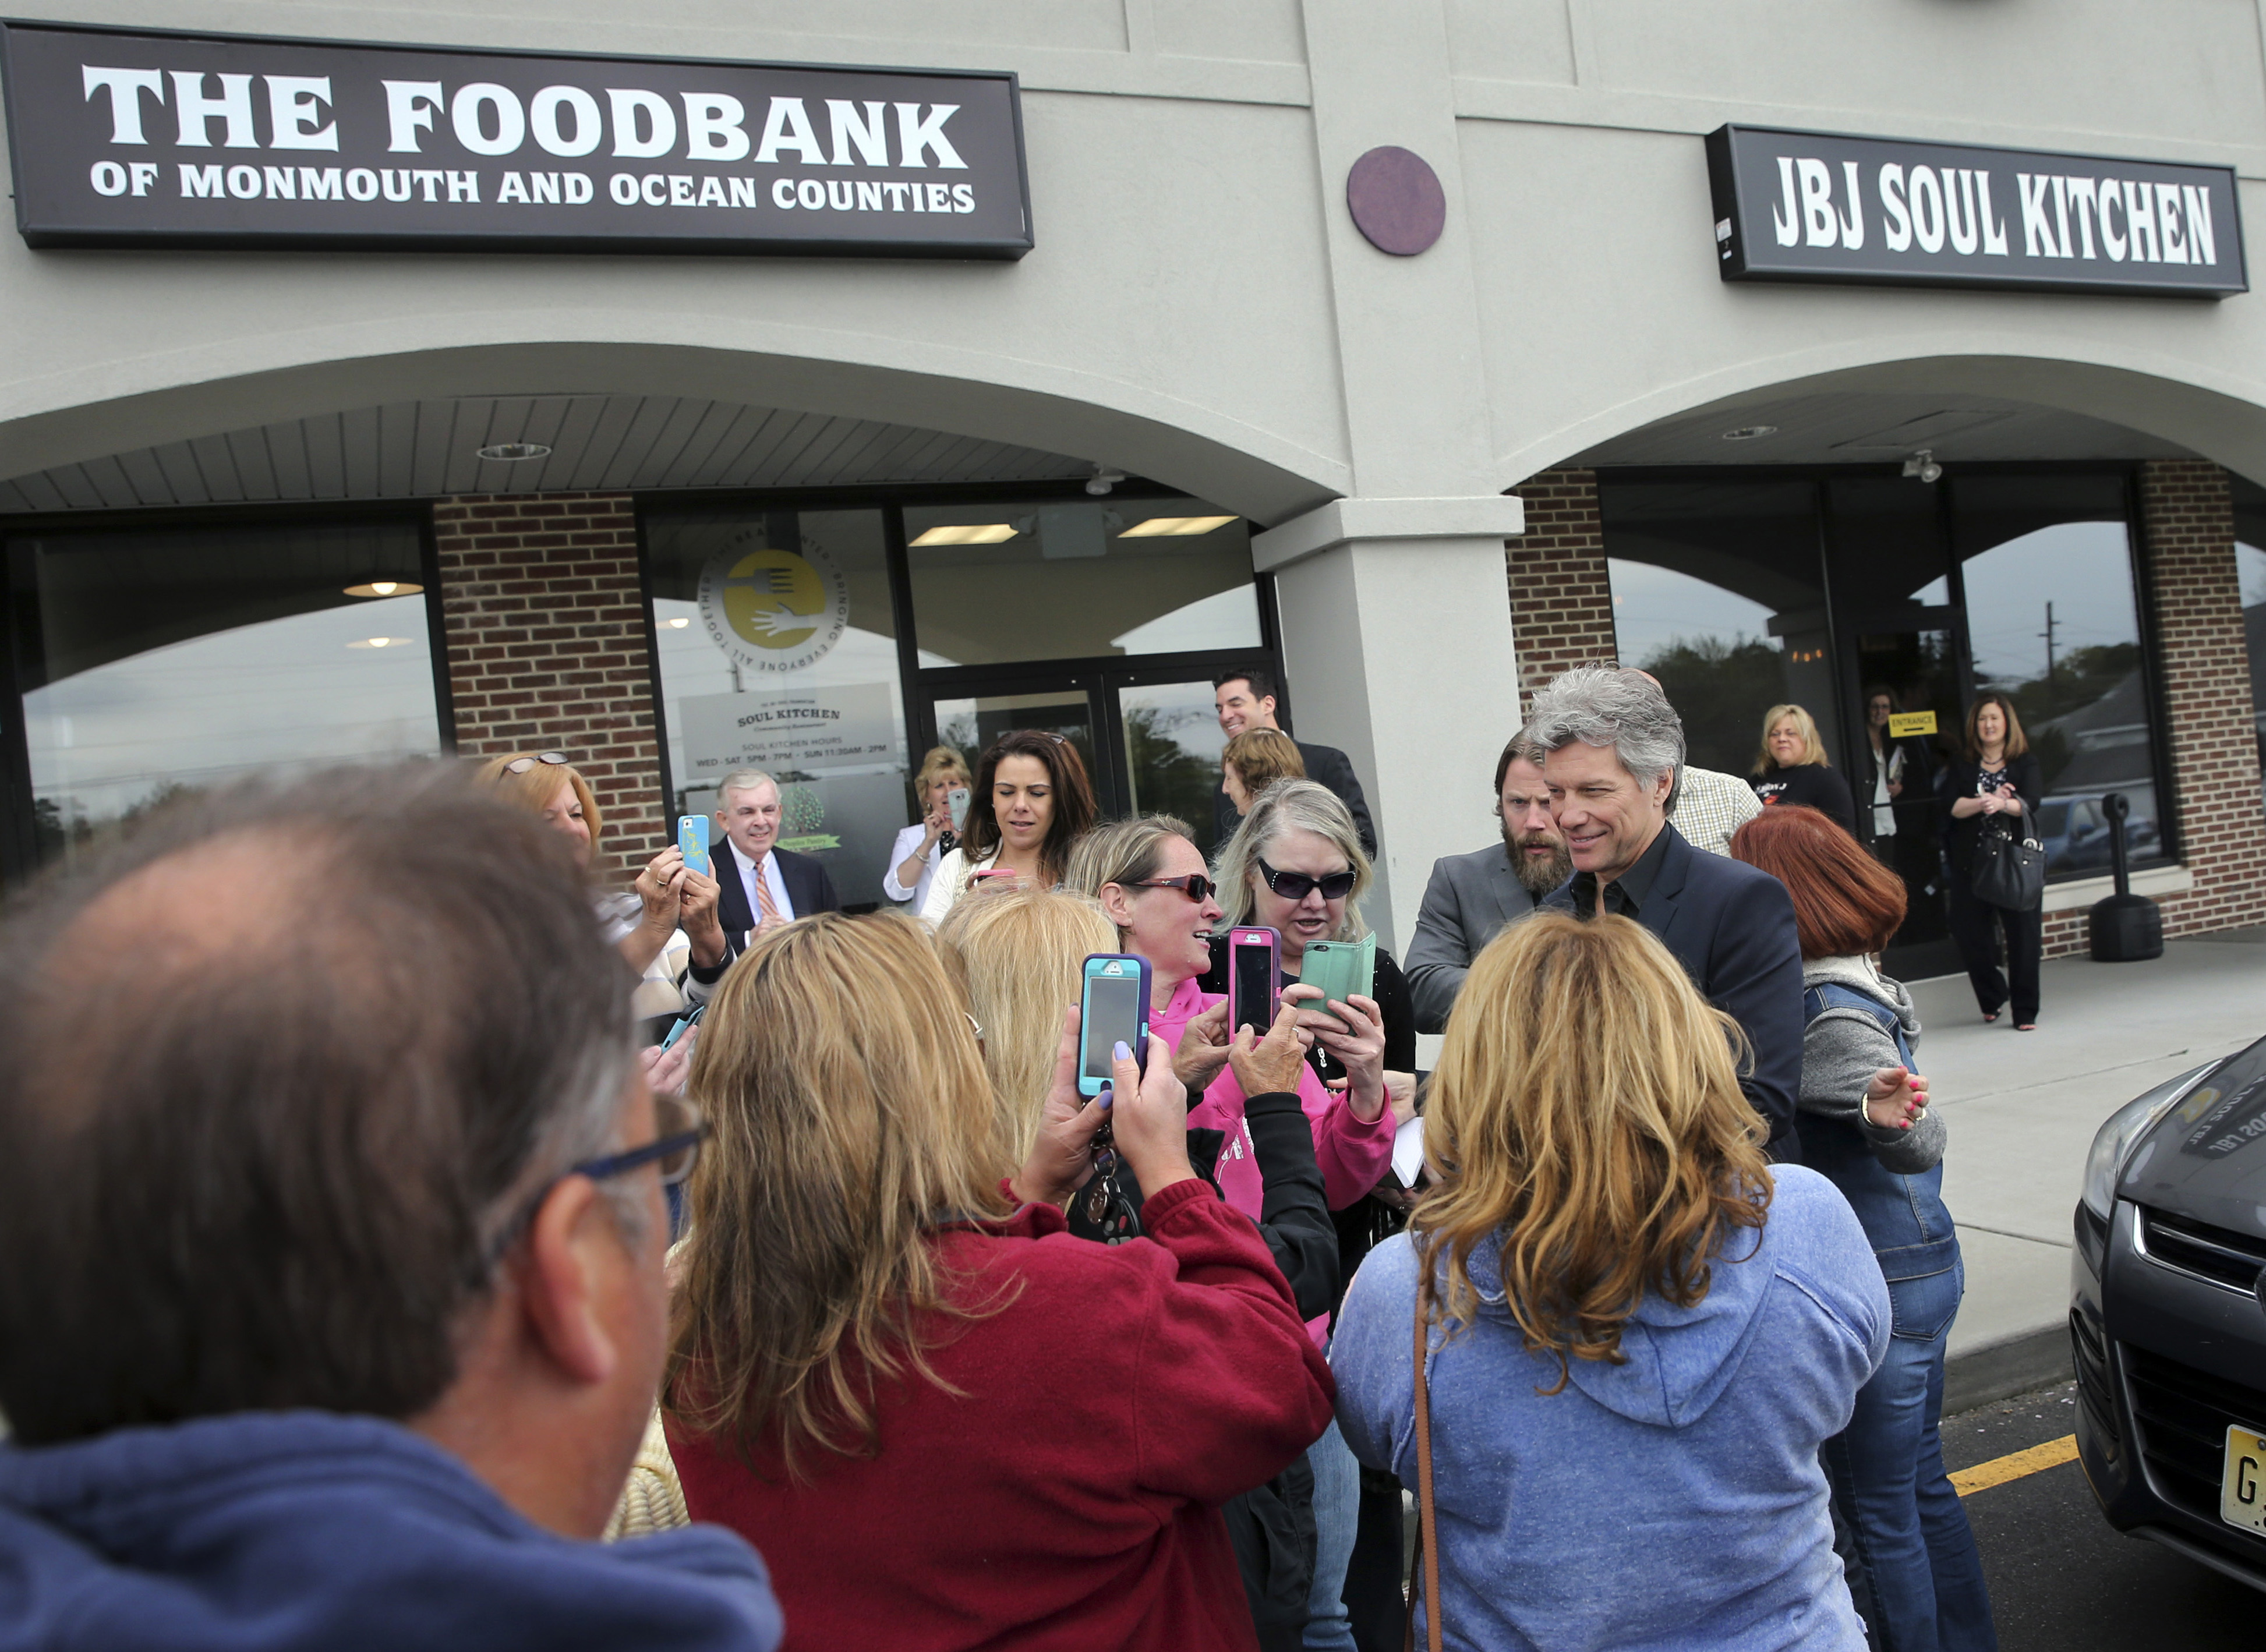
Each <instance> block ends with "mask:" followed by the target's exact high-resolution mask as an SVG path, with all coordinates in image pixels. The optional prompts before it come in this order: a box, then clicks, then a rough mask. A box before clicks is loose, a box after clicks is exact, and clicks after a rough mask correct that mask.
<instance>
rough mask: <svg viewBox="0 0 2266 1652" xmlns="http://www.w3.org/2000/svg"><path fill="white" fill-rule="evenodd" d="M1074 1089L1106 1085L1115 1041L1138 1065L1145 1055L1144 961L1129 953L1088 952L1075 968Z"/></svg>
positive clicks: (1088, 1091) (1087, 1092)
mask: <svg viewBox="0 0 2266 1652" xmlns="http://www.w3.org/2000/svg"><path fill="white" fill-rule="evenodd" d="M1079 973H1080V976H1081V978H1082V981H1083V986H1082V988H1081V990H1080V991H1079V994H1078V1093H1079V1094H1080V1095H1084V1096H1095V1095H1100V1093H1102V1091H1104V1090H1105V1089H1107V1088H1108V1086H1109V1083H1110V1078H1111V1075H1112V1072H1113V1071H1114V1070H1115V1064H1116V1060H1117V1046H1118V1045H1120V1044H1123V1045H1124V1046H1125V1047H1126V1048H1127V1049H1130V1050H1131V1051H1132V1052H1133V1059H1134V1061H1135V1063H1136V1064H1138V1065H1139V1066H1140V1067H1141V1068H1142V1070H1143V1071H1146V1070H1147V1064H1148V1058H1149V961H1148V960H1147V959H1146V958H1137V957H1135V956H1134V955H1133V954H1129V953H1094V954H1091V955H1090V956H1089V957H1088V958H1087V959H1086V961H1085V965H1084V967H1083V968H1082V969H1081V970H1080V972H1079Z"/></svg>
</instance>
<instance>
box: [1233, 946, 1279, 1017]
mask: <svg viewBox="0 0 2266 1652" xmlns="http://www.w3.org/2000/svg"><path fill="white" fill-rule="evenodd" d="M1282 972H1283V933H1282V932H1281V931H1280V930H1275V929H1269V928H1268V927H1267V926H1266V925H1261V924H1252V925H1237V926H1236V927H1235V928H1233V929H1231V930H1229V931H1228V932H1227V1004H1228V1011H1227V1013H1228V1022H1227V1035H1228V1037H1229V1038H1230V1039H1232V1038H1233V1037H1234V1036H1235V1034H1236V1033H1237V1031H1238V1030H1239V1029H1240V1028H1242V1027H1249V1028H1251V1030H1252V1031H1253V1032H1254V1033H1256V1034H1258V1035H1259V1036H1260V1037H1261V1038H1264V1037H1266V1036H1267V1029H1268V1027H1272V1026H1274V1025H1275V1014H1276V1009H1277V1008H1278V1007H1279V1000H1280V998H1281V996H1282Z"/></svg>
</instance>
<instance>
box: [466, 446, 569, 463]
mask: <svg viewBox="0 0 2266 1652" xmlns="http://www.w3.org/2000/svg"><path fill="white" fill-rule="evenodd" d="M480 457H482V458H484V459H490V460H493V461H494V462H495V463H496V464H518V463H519V462H520V461H521V460H522V459H547V458H549V457H551V450H550V449H549V448H546V447H545V446H544V445H543V444H542V443H541V442H497V443H496V444H495V445H494V446H493V447H486V448H482V449H481V450H480Z"/></svg>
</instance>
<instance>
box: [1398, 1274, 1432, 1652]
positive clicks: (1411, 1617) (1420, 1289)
mask: <svg viewBox="0 0 2266 1652" xmlns="http://www.w3.org/2000/svg"><path fill="white" fill-rule="evenodd" d="M1417 1260H1418V1263H1419V1265H1420V1266H1421V1267H1422V1268H1423V1272H1422V1276H1420V1277H1419V1279H1418V1282H1417V1285H1416V1346H1415V1359H1416V1366H1415V1376H1416V1513H1417V1524H1416V1552H1415V1553H1414V1554H1412V1555H1410V1556H1409V1557H1408V1618H1407V1625H1406V1626H1405V1628H1404V1629H1403V1631H1402V1634H1401V1652H1416V1589H1417V1575H1416V1568H1418V1567H1420V1566H1421V1567H1422V1568H1423V1590H1424V1644H1425V1646H1426V1648H1428V1649H1429V1652H1440V1544H1439V1528H1438V1525H1437V1524H1436V1520H1435V1517H1434V1515H1433V1512H1432V1400H1431V1384H1430V1383H1429V1381H1428V1380H1427V1379H1426V1378H1425V1375H1424V1355H1425V1351H1426V1350H1425V1343H1426V1342H1427V1341H1429V1337H1428V1336H1427V1334H1426V1332H1427V1327H1426V1326H1425V1323H1424V1310H1425V1307H1426V1305H1428V1303H1429V1299H1430V1297H1431V1283H1432V1270H1431V1266H1430V1262H1429V1258H1426V1257H1425V1256H1424V1255H1423V1254H1422V1250H1421V1248H1420V1249H1419V1251H1418V1257H1417Z"/></svg>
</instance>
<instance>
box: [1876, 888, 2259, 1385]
mask: <svg viewBox="0 0 2266 1652" xmlns="http://www.w3.org/2000/svg"><path fill="white" fill-rule="evenodd" d="M1912 996H1913V998H1915V999H1916V1000H1917V1002H1918V1004H1919V1014H1920V1022H1921V1027H1922V1033H1921V1038H1920V1045H1919V1065H1920V1069H1921V1071H1924V1072H1925V1073H1926V1074H1927V1077H1928V1080H1929V1093H1930V1094H1931V1096H1932V1097H1933V1105H1934V1106H1935V1107H1940V1108H1941V1109H1942V1114H1943V1120H1944V1122H1945V1124H1946V1125H1947V1126H1948V1129H1949V1131H1950V1141H1949V1146H1948V1151H1947V1153H1946V1155H1945V1159H1944V1173H1943V1198H1944V1202H1945V1204H1946V1205H1948V1207H1949V1208H1950V1210H1951V1213H1952V1216H1953V1217H1954V1218H1955V1220H1957V1222H1958V1224H1959V1237H1960V1247H1961V1250H1962V1252H1963V1254H1964V1255H1965V1257H1966V1261H1967V1298H1966V1301H1965V1302H1964V1303H1963V1305H1961V1307H1960V1311H1959V1320H1958V1323H1957V1324H1956V1325H1955V1327H1953V1329H1952V1333H1951V1359H1950V1366H1949V1369H1948V1372H1947V1375H1946V1378H1945V1402H1944V1410H1945V1412H1946V1414H1950V1413H1951V1412H1954V1411H1956V1410H1961V1409H1964V1408H1965V1407H1969V1406H1972V1405H1979V1404H1982V1403H1985V1401H1988V1400H1992V1399H1997V1398H2000V1397H2002V1396H2004V1395H2007V1394H2012V1393H2021V1392H2023V1391H2024V1390H2026V1389H2029V1388H2034V1387H2037V1386H2039V1385H2042V1384H2043V1383H2047V1382H2050V1381H2054V1380H2057V1379H2058V1378H2060V1377H2062V1376H2065V1375H2066V1374H2067V1371H2068V1369H2069V1348H2068V1336H2067V1332H2066V1329H2065V1327H2066V1325H2067V1321H2068V1317H2069V1259H2070V1246H2071V1221H2072V1212H2073V1211H2074V1210H2075V1209H2076V1205H2077V1198H2078V1192H2079V1187H2080V1182H2081V1181H2082V1180H2083V1178H2084V1174H2085V1156H2086V1151H2087V1149H2088V1148H2089V1147H2091V1145H2092V1144H2093V1136H2094V1131H2095V1130H2096V1129H2099V1128H2100V1124H2101V1122H2102V1120H2103V1119H2105V1118H2106V1117H2108V1116H2109V1114H2111V1113H2113V1112H2115V1111H2116V1109H2117V1108H2118V1107H2121V1106H2123V1104H2124V1103H2125V1102H2127V1101H2129V1100H2131V1099H2132V1098H2133V1097H2134V1096H2137V1095H2138V1094H2139V1093H2141V1092H2142V1091H2144V1090H2146V1089H2148V1088H2150V1087H2151V1086H2153V1085H2157V1084H2160V1083H2161V1082H2162V1081H2163V1080H2164V1079H2166V1078H2170V1077H2172V1076H2173V1075H2174V1074H2175V1073H2179V1072H2183V1071H2186V1070H2187V1069H2188V1068H2189V1067H2193V1066H2197V1065H2198V1064H2201V1063H2203V1062H2205V1061H2210V1060H2212V1059H2215V1058H2216V1057H2218V1056H2224V1055H2226V1054H2228V1053H2230V1052H2231V1051H2233V1050H2236V1049H2240V1048H2241V1047H2242V1046H2244V1045H2246V1044H2248V1043H2250V1042H2253V1041H2255V1040H2256V1039H2258V1038H2260V1037H2266V929H2250V930H2240V931H2234V932H2229V933H2227V934H2224V935H2218V936H2213V937H2210V938H2207V939H2196V940H2181V941H2172V942H2170V943H2168V944H2167V946H2166V947H2165V948H2164V955H2163V956H2162V957H2161V958H2160V959H2155V960H2153V961H2149V962H2147V963H2134V964H2097V963H2094V961H2092V960H2090V959H2088V958H2058V959H2055V960H2052V961H2050V962H2048V963H2047V964H2046V965H2045V966H2044V970H2043V981H2042V983H2041V991H2040V998H2041V1001H2042V1007H2041V1009H2040V1012H2039V1016H2038V1030H2037V1031H2036V1032H2034V1033H2017V1032H2015V1031H2014V1029H2013V1025H2012V1023H2011V1022H2009V1021H2007V1020H2005V1019H2003V1018H2002V1019H2001V1020H1999V1021H1998V1022H1997V1023H1996V1024H1995V1025H1992V1026H1985V1024H1984V1022H1983V1020H1982V1017H1981V1016H1980V1015H1979V1014H1978V1013H1977V1011H1976V1007H1975V995H1974V992H1973V990H1971V989H1970V987H1969V986H1968V984H1967V979H1966V977H1965V976H1946V977H1943V978H1941V979H1938V980H1933V981H1925V982H1919V983H1914V984H1913V987H1912Z"/></svg>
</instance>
